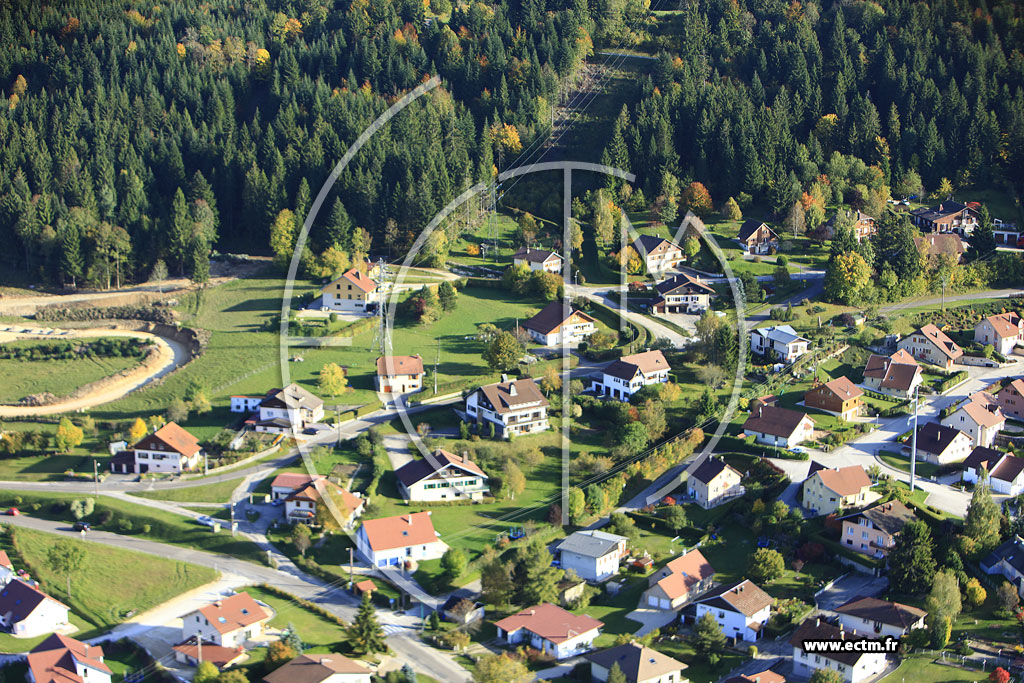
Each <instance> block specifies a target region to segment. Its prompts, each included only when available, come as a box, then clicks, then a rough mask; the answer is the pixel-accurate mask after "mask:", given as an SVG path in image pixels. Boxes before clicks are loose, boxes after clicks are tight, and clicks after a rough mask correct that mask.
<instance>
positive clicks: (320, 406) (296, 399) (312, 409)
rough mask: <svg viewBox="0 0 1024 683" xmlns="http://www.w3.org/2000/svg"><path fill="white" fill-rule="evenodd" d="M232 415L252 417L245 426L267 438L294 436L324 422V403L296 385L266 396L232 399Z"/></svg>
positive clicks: (271, 391) (292, 384)
mask: <svg viewBox="0 0 1024 683" xmlns="http://www.w3.org/2000/svg"><path fill="white" fill-rule="evenodd" d="M231 412H233V413H249V417H248V418H246V420H245V425H246V426H247V427H249V428H251V429H254V430H255V431H257V432H262V433H267V434H290V433H292V429H293V428H294V429H295V430H296V431H301V430H303V429H305V428H306V427H307V426H308V425H311V424H314V423H317V422H320V421H322V420H323V419H324V402H323V401H322V400H321V399H319V398H317V396H315V395H314V394H313V393H312V392H310V391H308V390H306V389H303V388H302V387H300V386H299V385H298V384H295V383H294V382H292V383H291V384H289V385H288V386H286V387H285V388H284V389H271V390H270V391H268V392H267V393H266V394H265V395H264V396H232V397H231Z"/></svg>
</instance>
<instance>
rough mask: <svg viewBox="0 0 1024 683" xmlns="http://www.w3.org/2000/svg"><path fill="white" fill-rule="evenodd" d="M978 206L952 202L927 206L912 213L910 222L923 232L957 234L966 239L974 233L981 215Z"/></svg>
mask: <svg viewBox="0 0 1024 683" xmlns="http://www.w3.org/2000/svg"><path fill="white" fill-rule="evenodd" d="M975 206H976V204H973V203H971V204H962V203H960V202H954V201H952V200H950V201H945V202H941V203H940V204H939V205H938V206H926V207H922V208H920V209H915V210H913V211H911V212H910V220H911V222H913V224H914V225H916V226H917V227H919V228H921V230H922V231H923V232H944V233H956V234H958V235H962V236H964V237H966V236H967V235H970V234H971V233H972V232H973V231H974V226H975V225H977V224H978V220H979V219H980V217H981V214H979V213H978V210H977V209H976V208H975Z"/></svg>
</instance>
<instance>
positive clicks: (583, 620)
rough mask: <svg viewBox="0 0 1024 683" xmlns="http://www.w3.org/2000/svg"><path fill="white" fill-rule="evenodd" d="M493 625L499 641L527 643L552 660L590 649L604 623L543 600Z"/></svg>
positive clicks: (517, 643) (509, 643) (582, 652)
mask: <svg viewBox="0 0 1024 683" xmlns="http://www.w3.org/2000/svg"><path fill="white" fill-rule="evenodd" d="M495 626H497V627H498V640H500V641H504V642H505V643H506V644H508V645H512V646H516V645H526V646H528V647H532V648H535V649H537V650H540V651H541V652H543V653H545V654H547V655H550V656H551V657H554V658H555V659H566V658H567V657H575V656H577V655H582V654H584V653H585V652H589V651H590V650H592V649H593V647H594V639H595V638H597V637H598V636H599V635H601V627H602V626H604V622H602V621H598V620H597V619H594V618H592V617H588V616H587V615H585V614H580V615H576V614H573V613H572V612H567V611H566V610H564V609H562V608H561V607H559V606H558V605H552V604H551V603H550V602H544V603H541V604H539V605H536V606H535V607H528V608H526V609H524V610H522V611H521V612H517V613H516V614H513V615H512V616H509V617H505V618H504V619H502V620H501V621H498V622H495Z"/></svg>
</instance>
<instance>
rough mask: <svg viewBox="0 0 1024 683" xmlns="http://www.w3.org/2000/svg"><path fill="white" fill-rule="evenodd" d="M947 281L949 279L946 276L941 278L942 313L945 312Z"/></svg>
mask: <svg viewBox="0 0 1024 683" xmlns="http://www.w3.org/2000/svg"><path fill="white" fill-rule="evenodd" d="M948 279H949V276H948V275H943V276H942V311H943V313H945V311H946V282H947V281H948Z"/></svg>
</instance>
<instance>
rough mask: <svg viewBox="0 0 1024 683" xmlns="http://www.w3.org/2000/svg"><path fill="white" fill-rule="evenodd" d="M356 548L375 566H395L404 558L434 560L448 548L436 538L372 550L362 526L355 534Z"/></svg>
mask: <svg viewBox="0 0 1024 683" xmlns="http://www.w3.org/2000/svg"><path fill="white" fill-rule="evenodd" d="M356 549H357V550H358V551H359V554H360V555H362V556H363V557H365V558H366V560H367V561H368V562H369V563H370V564H372V565H373V566H375V567H397V566H399V565H401V564H402V562H404V561H405V560H417V561H419V560H436V559H438V558H439V557H441V556H442V555H444V551H445V550H447V549H448V546H447V545H445V544H444V543H443V542H442V541H440V540H437V541H433V542H431V543H427V544H423V545H419V544H418V545H410V546H403V547H401V548H389V549H387V550H378V551H374V550H373V549H372V548H371V547H370V542H369V540H367V538H366V532H365V531H364V530H363V528H362V527H360V528H359V532H358V533H357V534H356Z"/></svg>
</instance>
